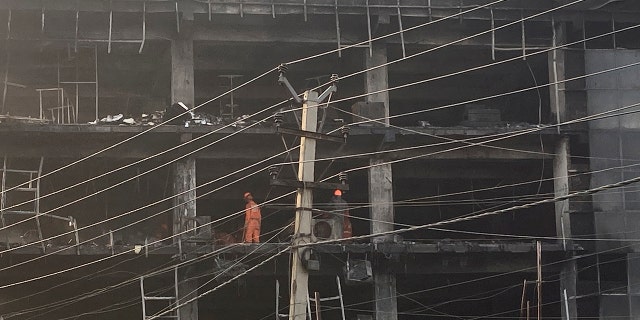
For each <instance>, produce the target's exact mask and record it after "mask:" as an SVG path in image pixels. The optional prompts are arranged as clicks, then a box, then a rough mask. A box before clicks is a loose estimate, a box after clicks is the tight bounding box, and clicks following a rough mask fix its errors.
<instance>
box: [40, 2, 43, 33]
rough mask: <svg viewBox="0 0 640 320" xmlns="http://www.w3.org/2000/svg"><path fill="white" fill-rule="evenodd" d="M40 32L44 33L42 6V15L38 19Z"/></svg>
mask: <svg viewBox="0 0 640 320" xmlns="http://www.w3.org/2000/svg"><path fill="white" fill-rule="evenodd" d="M40 24H41V25H40V32H41V33H44V6H42V13H41V18H40Z"/></svg>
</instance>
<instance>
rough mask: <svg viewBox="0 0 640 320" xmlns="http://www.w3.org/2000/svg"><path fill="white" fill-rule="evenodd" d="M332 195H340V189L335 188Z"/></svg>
mask: <svg viewBox="0 0 640 320" xmlns="http://www.w3.org/2000/svg"><path fill="white" fill-rule="evenodd" d="M333 195H334V196H342V191H341V190H340V189H336V191H334V192H333Z"/></svg>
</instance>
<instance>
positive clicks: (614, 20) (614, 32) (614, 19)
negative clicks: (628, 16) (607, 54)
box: [611, 13, 618, 49]
mask: <svg viewBox="0 0 640 320" xmlns="http://www.w3.org/2000/svg"><path fill="white" fill-rule="evenodd" d="M611 31H612V35H613V48H614V49H615V48H616V47H617V46H618V45H617V43H616V18H615V17H614V16H613V13H612V14H611Z"/></svg>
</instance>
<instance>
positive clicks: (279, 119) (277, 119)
mask: <svg viewBox="0 0 640 320" xmlns="http://www.w3.org/2000/svg"><path fill="white" fill-rule="evenodd" d="M273 122H274V123H275V124H276V127H279V126H280V125H281V124H282V123H283V122H284V115H283V114H282V113H281V112H277V113H276V114H274V115H273Z"/></svg>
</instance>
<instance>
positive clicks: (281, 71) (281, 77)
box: [278, 64, 302, 103]
mask: <svg viewBox="0 0 640 320" xmlns="http://www.w3.org/2000/svg"><path fill="white" fill-rule="evenodd" d="M278 73H279V75H278V84H279V85H281V86H285V87H286V88H287V90H289V93H290V94H291V96H292V97H293V100H295V101H296V102H297V103H302V98H300V97H299V96H298V94H297V93H296V90H295V89H293V86H291V83H290V82H289V80H287V77H285V75H284V74H285V73H287V65H286V64H281V65H279V66H278Z"/></svg>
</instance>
